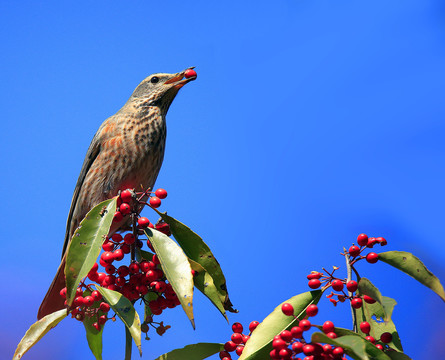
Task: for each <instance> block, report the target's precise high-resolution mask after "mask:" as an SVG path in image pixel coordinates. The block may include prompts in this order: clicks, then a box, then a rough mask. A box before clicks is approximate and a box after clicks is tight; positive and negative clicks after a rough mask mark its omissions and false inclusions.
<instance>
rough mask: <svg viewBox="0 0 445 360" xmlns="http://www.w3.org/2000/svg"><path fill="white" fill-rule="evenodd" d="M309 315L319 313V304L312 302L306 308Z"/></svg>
mask: <svg viewBox="0 0 445 360" xmlns="http://www.w3.org/2000/svg"><path fill="white" fill-rule="evenodd" d="M306 314H307V316H315V315H317V314H318V306H317V305H315V304H311V305H309V306H308V307H307V309H306Z"/></svg>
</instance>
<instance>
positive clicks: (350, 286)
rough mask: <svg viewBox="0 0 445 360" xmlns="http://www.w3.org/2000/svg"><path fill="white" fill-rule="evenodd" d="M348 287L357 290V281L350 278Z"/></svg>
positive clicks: (349, 289) (351, 290)
mask: <svg viewBox="0 0 445 360" xmlns="http://www.w3.org/2000/svg"><path fill="white" fill-rule="evenodd" d="M346 288H347V289H348V291H350V292H355V291H357V288H358V284H357V281H354V280H350V281H348V282H347V283H346Z"/></svg>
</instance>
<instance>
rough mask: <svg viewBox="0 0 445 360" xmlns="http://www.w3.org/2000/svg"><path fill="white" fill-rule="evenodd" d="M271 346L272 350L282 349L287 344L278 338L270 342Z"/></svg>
mask: <svg viewBox="0 0 445 360" xmlns="http://www.w3.org/2000/svg"><path fill="white" fill-rule="evenodd" d="M272 346H273V348H274V349H283V348H285V347H286V346H287V344H286V342H285V341H284V340H283V339H282V338H280V337H278V339H274V340H273V341H272Z"/></svg>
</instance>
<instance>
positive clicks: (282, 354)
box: [278, 348, 292, 359]
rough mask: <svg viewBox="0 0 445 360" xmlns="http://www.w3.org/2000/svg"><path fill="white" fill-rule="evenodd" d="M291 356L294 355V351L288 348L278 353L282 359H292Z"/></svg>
mask: <svg viewBox="0 0 445 360" xmlns="http://www.w3.org/2000/svg"><path fill="white" fill-rule="evenodd" d="M291 355H292V351H291V350H290V349H288V348H284V349H281V350H280V351H279V352H278V356H279V357H280V358H281V359H290V357H291Z"/></svg>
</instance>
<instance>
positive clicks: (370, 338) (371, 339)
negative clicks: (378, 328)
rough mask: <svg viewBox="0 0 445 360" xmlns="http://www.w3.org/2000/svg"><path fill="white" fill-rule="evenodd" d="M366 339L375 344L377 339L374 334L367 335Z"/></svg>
mask: <svg viewBox="0 0 445 360" xmlns="http://www.w3.org/2000/svg"><path fill="white" fill-rule="evenodd" d="M365 339H366V340H368V341H369V342H370V343H372V344H375V339H374V338H373V337H372V336H367V337H365Z"/></svg>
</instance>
